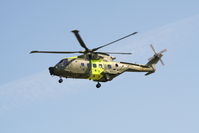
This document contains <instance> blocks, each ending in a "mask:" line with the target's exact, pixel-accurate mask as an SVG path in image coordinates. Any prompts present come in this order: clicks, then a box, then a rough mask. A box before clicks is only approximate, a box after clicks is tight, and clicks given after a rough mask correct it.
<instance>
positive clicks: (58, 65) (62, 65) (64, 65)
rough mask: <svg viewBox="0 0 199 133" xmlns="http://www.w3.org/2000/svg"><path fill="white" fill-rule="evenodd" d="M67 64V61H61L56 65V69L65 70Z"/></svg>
mask: <svg viewBox="0 0 199 133" xmlns="http://www.w3.org/2000/svg"><path fill="white" fill-rule="evenodd" d="M68 64H69V61H68V59H63V60H61V61H60V62H59V63H57V65H56V66H57V67H58V68H65V67H66V66H67V65H68Z"/></svg>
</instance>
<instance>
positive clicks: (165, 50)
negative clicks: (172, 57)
mask: <svg viewBox="0 0 199 133" xmlns="http://www.w3.org/2000/svg"><path fill="white" fill-rule="evenodd" d="M164 52H167V49H164V50H162V51H160V52H159V53H160V54H162V53H164Z"/></svg>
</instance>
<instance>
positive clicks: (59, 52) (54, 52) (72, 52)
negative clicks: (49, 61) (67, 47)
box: [30, 51, 84, 54]
mask: <svg viewBox="0 0 199 133" xmlns="http://www.w3.org/2000/svg"><path fill="white" fill-rule="evenodd" d="M33 53H49V54H74V53H84V52H83V51H31V52H30V54H33Z"/></svg>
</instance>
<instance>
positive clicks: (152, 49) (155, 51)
mask: <svg viewBox="0 0 199 133" xmlns="http://www.w3.org/2000/svg"><path fill="white" fill-rule="evenodd" d="M150 46H151V49H152V50H153V52H154V53H155V54H156V51H155V48H154V47H153V45H152V44H151V45H150Z"/></svg>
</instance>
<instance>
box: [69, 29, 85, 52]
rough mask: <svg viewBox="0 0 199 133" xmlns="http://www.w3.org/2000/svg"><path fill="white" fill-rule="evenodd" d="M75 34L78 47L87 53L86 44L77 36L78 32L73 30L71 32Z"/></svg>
mask: <svg viewBox="0 0 199 133" xmlns="http://www.w3.org/2000/svg"><path fill="white" fill-rule="evenodd" d="M71 32H73V33H74V34H75V36H76V38H77V40H78V41H79V43H80V45H81V46H82V47H83V48H84V49H85V50H86V51H88V50H89V49H88V48H87V46H86V44H85V43H84V41H83V40H82V38H81V36H80V35H79V31H78V30H73V31H71Z"/></svg>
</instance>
